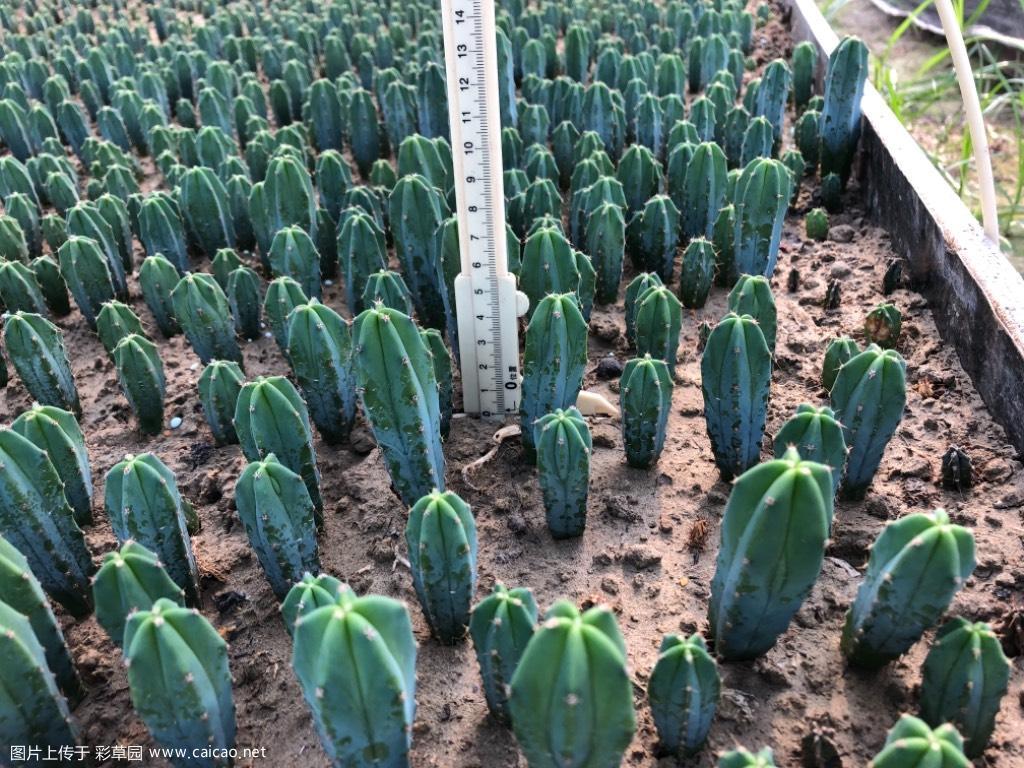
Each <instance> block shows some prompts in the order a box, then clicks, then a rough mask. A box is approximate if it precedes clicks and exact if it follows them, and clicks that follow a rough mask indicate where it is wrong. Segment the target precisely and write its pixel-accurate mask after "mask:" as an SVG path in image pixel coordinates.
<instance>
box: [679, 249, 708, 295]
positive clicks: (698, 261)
mask: <svg viewBox="0 0 1024 768" xmlns="http://www.w3.org/2000/svg"><path fill="white" fill-rule="evenodd" d="M714 278H715V248H714V246H713V245H712V244H711V241H709V240H705V239H704V238H703V237H695V238H694V239H693V240H691V241H690V244H689V245H687V246H686V250H684V251H683V261H682V266H681V268H680V273H679V299H680V301H681V302H682V304H683V306H684V307H686V308H687V309H700V308H701V307H703V306H704V303H705V302H706V301H707V299H708V294H709V293H710V292H711V283H712V282H713V281H714Z"/></svg>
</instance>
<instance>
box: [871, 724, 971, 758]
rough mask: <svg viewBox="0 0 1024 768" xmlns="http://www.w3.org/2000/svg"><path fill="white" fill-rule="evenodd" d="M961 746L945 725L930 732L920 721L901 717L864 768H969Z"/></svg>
mask: <svg viewBox="0 0 1024 768" xmlns="http://www.w3.org/2000/svg"><path fill="white" fill-rule="evenodd" d="M963 746H964V740H963V738H962V737H961V736H960V734H959V733H957V730H956V728H954V727H953V726H952V725H950V724H949V723H946V724H944V725H940V726H939V727H938V728H936V729H935V730H932V729H931V728H929V727H928V725H927V723H925V722H924V721H923V720H919V719H917V718H916V717H912V716H911V715H902V716H901V717H900V719H899V720H897V721H896V725H894V726H893V727H892V729H891V730H890V731H889V733H888V735H887V736H886V737H885V746H884V747H883V748H882V751H881V752H879V753H878V754H877V755H875V757H874V759H872V760H871V762H870V763H868V768H904V766H907V765H928V766H934V768H970V765H971V761H970V760H968V759H967V758H966V757H965V756H964V752H963Z"/></svg>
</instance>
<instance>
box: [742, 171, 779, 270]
mask: <svg viewBox="0 0 1024 768" xmlns="http://www.w3.org/2000/svg"><path fill="white" fill-rule="evenodd" d="M789 183H790V178H789V171H788V169H787V168H786V166H784V165H783V164H782V163H781V162H780V161H778V160H773V159H771V158H758V159H756V160H754V161H753V162H751V163H750V164H749V165H747V166H746V168H744V170H743V175H742V176H740V179H739V181H738V182H737V185H736V193H735V198H734V201H733V202H734V205H735V206H736V213H735V216H736V219H735V225H734V226H735V230H734V243H735V245H734V248H735V250H734V254H733V258H734V260H735V264H736V269H737V270H738V272H739V274H747V275H764V276H765V277H771V276H772V273H773V272H774V271H775V264H776V261H777V259H778V256H779V243H780V242H781V239H782V224H783V221H784V219H785V217H786V210H787V208H788V207H789V197H790V186H789Z"/></svg>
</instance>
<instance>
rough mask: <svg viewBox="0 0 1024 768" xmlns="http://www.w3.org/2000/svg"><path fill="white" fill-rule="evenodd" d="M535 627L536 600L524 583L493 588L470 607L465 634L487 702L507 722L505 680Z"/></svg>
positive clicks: (506, 686) (492, 710) (498, 585)
mask: <svg viewBox="0 0 1024 768" xmlns="http://www.w3.org/2000/svg"><path fill="white" fill-rule="evenodd" d="M536 629H537V602H536V601H535V600H534V598H533V593H532V592H531V591H530V590H529V589H527V588H526V587H520V588H517V589H506V588H505V586H504V585H503V584H500V583H499V584H495V585H494V591H493V592H491V594H490V595H488V596H487V597H485V598H484V599H483V600H481V601H480V602H479V603H477V604H476V605H475V606H474V607H473V612H472V614H471V615H470V619H469V634H470V636H471V637H472V638H473V649H474V650H475V651H476V659H477V662H478V663H479V665H480V676H481V677H482V678H483V681H484V695H485V696H486V698H487V706H488V708H489V709H490V711H491V714H492V715H494V716H495V717H496V718H498V719H499V720H502V721H505V722H508V721H509V719H510V713H509V707H508V692H509V683H510V682H511V681H512V675H513V674H514V673H515V671H516V667H517V666H518V665H519V660H520V659H521V658H522V656H523V652H524V651H525V650H526V645H527V643H529V642H530V638H531V637H533V633H534V632H535V631H536Z"/></svg>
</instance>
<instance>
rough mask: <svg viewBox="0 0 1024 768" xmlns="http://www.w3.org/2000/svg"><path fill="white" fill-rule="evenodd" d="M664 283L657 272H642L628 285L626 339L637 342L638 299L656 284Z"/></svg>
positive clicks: (632, 342)
mask: <svg viewBox="0 0 1024 768" xmlns="http://www.w3.org/2000/svg"><path fill="white" fill-rule="evenodd" d="M662 285H664V283H663V282H662V280H661V277H659V276H658V273H657V272H641V273H640V274H638V275H637V276H636V277H634V278H633V279H632V280H631V281H630V282H629V285H627V286H626V295H625V302H624V303H625V309H626V312H625V324H626V341H628V342H629V343H630V344H636V310H637V306H638V299H639V298H640V297H641V296H643V294H644V291H646V290H647V289H648V288H651V287H654V286H662Z"/></svg>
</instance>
